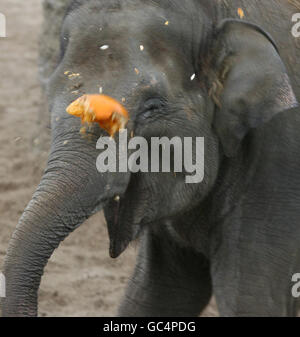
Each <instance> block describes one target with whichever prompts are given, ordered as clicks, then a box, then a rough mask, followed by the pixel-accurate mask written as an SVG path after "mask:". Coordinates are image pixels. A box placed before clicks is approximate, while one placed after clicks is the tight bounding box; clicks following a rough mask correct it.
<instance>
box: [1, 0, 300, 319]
mask: <svg viewBox="0 0 300 337" xmlns="http://www.w3.org/2000/svg"><path fill="white" fill-rule="evenodd" d="M299 9H300V5H299V3H298V2H297V1H288V0H262V1H257V0H247V1H246V0H232V1H230V2H229V1H226V0H189V1H182V0H172V1H171V0H110V1H105V0H87V1H83V0H77V1H72V2H71V4H70V6H69V7H68V9H67V11H66V13H65V15H64V18H63V23H62V27H61V33H60V55H59V58H58V62H57V64H56V66H55V69H54V70H53V71H52V72H51V75H50V76H49V78H48V79H47V81H46V83H45V86H46V90H47V97H48V102H49V111H50V116H51V129H52V131H51V134H52V141H51V149H50V154H49V159H48V163H47V167H46V169H45V172H44V175H43V177H42V179H41V182H40V184H39V186H38V187H37V190H36V192H35V193H34V195H33V197H32V200H31V201H30V202H29V204H28V206H27V208H26V209H25V211H24V213H23V215H22V216H21V218H20V220H19V223H18V225H17V227H16V230H15V232H14V233H13V236H12V238H11V240H10V243H9V248H8V250H7V254H6V258H5V263H4V269H3V273H4V275H5V277H6V284H7V289H6V295H7V296H6V298H5V299H3V301H2V313H3V315H4V316H36V315H37V314H38V304H37V303H38V289H39V285H40V282H41V277H42V275H43V270H44V267H45V266H46V264H47V261H48V260H49V258H50V256H51V255H52V253H53V251H54V250H55V249H56V248H57V247H58V246H59V244H60V243H61V242H62V241H63V240H64V239H65V238H66V237H67V236H68V235H69V234H70V233H71V232H72V231H74V230H75V229H76V228H77V227H78V226H80V225H81V224H82V223H83V222H84V221H85V220H86V219H87V218H89V217H90V216H91V215H92V214H94V213H95V212H98V211H100V210H102V209H103V210H104V213H105V217H106V221H107V227H108V234H109V238H110V250H109V253H110V256H111V257H112V258H117V257H118V256H119V255H120V254H122V252H123V251H124V250H125V249H126V248H127V247H128V245H129V244H130V243H131V242H132V241H135V240H138V242H139V251H138V256H137V262H136V267H135V270H134V272H133V275H132V277H131V279H130V281H129V284H128V286H127V289H126V291H125V294H124V298H123V300H122V303H121V304H120V307H119V310H118V315H119V316H144V317H153V316H162V317H163V316H169V317H171V316H173V317H175V316H176V317H177V316H179V317H184V316H198V315H199V314H200V313H201V312H202V311H203V310H204V308H205V307H206V305H207V304H208V302H209V301H210V299H211V297H212V295H213V294H214V296H215V298H216V301H217V305H218V309H219V312H220V315H221V316H235V317H236V316H296V315H297V309H298V307H299V301H298V300H297V298H295V297H293V296H292V292H291V289H292V286H293V283H292V277H293V275H294V274H296V273H297V272H298V273H299V272H300V245H299V242H300V207H299V202H300V170H299V168H300V146H299V145H300V132H299V130H300V116H299V107H298V100H299V98H300V75H299V74H300V61H299V60H300V49H299V47H298V46H297V39H296V38H295V37H294V36H293V35H292V34H291V28H292V21H291V18H292V15H293V14H294V13H295V12H297V10H299ZM103 46H105V48H102V47H103ZM45 69H49V68H47V66H45ZM70 72H71V74H75V75H76V76H73V77H72V76H71V77H72V78H71V79H70V76H69V75H68V74H69V73H70ZM99 88H101V90H103V93H105V94H106V95H108V96H110V97H113V98H114V99H116V100H117V101H119V102H122V104H123V105H124V106H125V107H126V109H127V110H128V112H129V115H130V118H129V122H128V124H127V126H126V129H127V131H128V134H134V136H139V137H143V138H145V139H147V140H149V139H151V138H153V137H168V138H172V137H179V138H180V139H183V138H184V137H193V138H195V137H203V138H204V139H205V146H204V154H205V156H204V178H203V181H202V182H200V183H195V184H187V183H186V182H185V175H186V174H185V172H184V171H183V172H182V173H179V174H175V172H169V173H168V172H148V173H145V172H135V173H132V172H99V171H98V170H97V169H96V160H97V156H98V155H99V150H97V149H96V143H97V140H98V139H99V138H100V137H102V136H104V135H106V133H105V131H104V130H102V129H101V128H100V127H99V126H98V125H93V126H92V127H91V128H90V129H89V130H88V131H87V134H86V135H85V136H83V135H82V134H80V132H79V130H80V127H81V126H80V120H79V119H78V118H76V117H74V116H71V115H68V114H67V113H66V108H67V106H68V105H69V104H70V103H71V102H73V101H74V100H75V99H76V98H78V97H80V96H81V95H84V94H95V93H98V92H99ZM118 137H119V135H117V136H116V138H118ZM195 156H196V153H195V149H193V153H192V157H193V158H195ZM100 286H101V285H100Z"/></svg>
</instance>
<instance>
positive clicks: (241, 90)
mask: <svg viewBox="0 0 300 337" xmlns="http://www.w3.org/2000/svg"><path fill="white" fill-rule="evenodd" d="M215 41H216V44H215V46H214V51H213V52H214V55H215V56H214V57H215V61H214V67H215V68H216V69H217V78H216V79H215V81H214V83H213V86H212V91H211V94H212V96H213V98H214V101H215V102H216V106H217V111H216V114H215V118H214V128H215V130H216V132H217V134H218V136H219V138H220V141H221V143H222V146H223V149H224V153H225V155H226V156H228V157H232V156H234V155H235V154H236V153H237V151H238V148H239V146H240V144H241V142H242V140H243V138H244V137H245V135H246V134H247V133H248V132H249V130H250V129H252V128H257V127H259V126H261V125H263V124H264V123H266V122H268V121H269V120H271V119H272V118H273V117H274V116H275V115H276V114H278V113H280V112H282V111H284V110H287V109H290V108H293V107H296V106H298V103H297V100H296V98H295V95H294V92H293V89H292V87H291V84H290V80H289V77H288V75H287V72H286V69H285V66H284V64H283V62H282V60H281V58H280V56H279V53H278V50H277V48H276V45H275V43H274V42H273V40H272V38H271V37H270V36H269V35H268V34H267V33H266V32H264V31H263V30H262V29H261V28H259V27H258V26H255V25H253V24H250V23H247V22H245V21H239V20H225V21H223V22H222V24H221V25H220V26H219V28H218V31H217V38H216V39H215Z"/></svg>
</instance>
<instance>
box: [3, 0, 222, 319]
mask: <svg viewBox="0 0 300 337" xmlns="http://www.w3.org/2000/svg"><path fill="white" fill-rule="evenodd" d="M0 12H2V13H3V14H5V15H6V18H7V38H0V214H1V216H0V269H1V266H2V264H3V259H4V255H5V251H6V248H7V246H8V241H9V238H10V236H11V234H12V232H13V230H14V227H15V226H16V224H17V222H18V218H19V217H20V215H21V214H22V212H23V210H24V208H25V206H26V204H27V203H28V202H29V200H30V198H31V195H32V193H33V192H34V190H35V188H36V186H37V184H38V183H39V180H40V178H41V176H42V173H43V169H44V167H45V163H46V159H47V148H48V146H49V133H50V131H49V129H48V128H47V125H46V124H47V123H44V122H42V121H41V120H40V119H41V116H42V114H41V112H42V109H44V104H43V99H42V95H41V89H40V83H39V80H38V67H37V65H38V42H39V32H40V30H41V24H42V9H41V1H40V0H26V1H20V0H1V2H0ZM136 250H137V248H135V247H130V248H129V249H128V250H127V251H126V252H125V253H124V254H123V255H122V256H121V257H120V258H119V259H117V260H112V259H110V258H109V256H108V236H107V232H106V227H105V221H104V218H103V215H102V214H101V213H99V214H96V215H95V216H93V217H92V218H91V219H89V220H88V221H87V222H86V223H85V224H84V225H82V226H81V227H80V228H79V229H78V230H77V231H75V232H74V233H73V234H72V235H71V236H70V237H69V238H68V239H67V240H66V241H65V242H63V244H62V245H61V246H60V248H59V249H58V250H57V251H56V252H55V254H54V255H53V256H52V258H51V260H50V261H49V264H48V266H47V268H46V270H45V274H44V277H43V280H42V284H41V289H40V293H39V314H40V315H41V316H113V315H114V314H115V313H116V309H117V306H118V303H119V302H120V299H121V297H122V294H123V292H124V289H125V285H126V283H127V280H128V278H129V277H130V274H131V272H132V269H133V266H134V261H135V255H136ZM205 315H206V316H207V315H208V316H215V315H217V312H216V309H215V305H212V306H210V307H209V308H208V310H207V311H206V313H205Z"/></svg>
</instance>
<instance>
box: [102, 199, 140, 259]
mask: <svg viewBox="0 0 300 337" xmlns="http://www.w3.org/2000/svg"><path fill="white" fill-rule="evenodd" d="M122 199H123V198H122V197H119V196H118V197H115V198H114V199H111V200H110V201H109V203H108V206H107V209H108V211H106V212H105V215H106V221H107V227H108V234H109V240H110V246H109V255H110V257H111V258H114V259H115V258H118V257H119V256H120V255H121V254H122V253H123V252H124V251H125V250H126V248H127V247H128V246H129V244H130V243H131V242H132V241H134V240H136V239H137V238H138V236H139V235H140V233H141V230H142V228H143V226H142V225H141V224H140V223H138V224H136V223H131V222H130V220H129V219H127V218H126V217H125V216H124V215H123V212H122V207H123V203H122Z"/></svg>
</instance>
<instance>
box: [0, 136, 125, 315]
mask: <svg viewBox="0 0 300 337" xmlns="http://www.w3.org/2000/svg"><path fill="white" fill-rule="evenodd" d="M60 144H61V142H60ZM80 146H81V147H79V148H80V149H81V151H80V153H79V152H78V150H77V151H75V150H74V148H73V149H70V148H69V149H68V148H66V147H64V146H60V148H58V147H57V146H56V147H55V150H53V151H52V154H51V155H50V158H49V162H48V166H47V169H46V171H45V174H44V176H43V178H42V180H41V182H40V184H39V186H38V188H37V190H36V192H35V193H34V195H33V198H32V200H31V201H30V203H29V205H28V206H27V208H26V209H25V211H24V213H23V215H22V217H21V219H20V221H19V223H18V225H17V228H16V230H15V232H14V234H13V236H12V238H11V241H10V243H9V248H8V251H7V255H6V258H5V265H4V275H5V278H6V298H5V299H3V303H2V314H3V315H4V316H36V315H37V297H38V295H37V294H38V288H39V285H40V282H41V277H42V275H43V271H44V268H45V266H46V264H47V261H48V259H49V258H50V256H51V255H52V253H53V251H54V250H55V248H57V247H58V246H59V244H60V242H61V241H63V240H64V239H65V238H66V237H67V236H68V234H69V233H71V232H72V231H73V230H74V229H76V228H77V227H78V226H79V225H80V224H82V223H83V221H84V220H86V219H87V218H88V217H89V216H90V215H91V214H93V213H94V212H95V211H96V210H99V209H100V208H102V207H103V205H104V204H105V202H106V200H107V199H109V198H112V197H113V195H116V194H118V193H120V194H122V193H123V192H124V191H125V189H126V187H127V184H128V181H129V177H128V175H126V174H125V176H124V175H123V176H119V175H114V176H112V175H110V174H109V173H107V174H100V173H99V172H98V171H97V170H96V156H94V155H92V156H91V151H94V154H95V149H93V150H91V149H87V150H86V151H84V149H83V148H82V144H81V145H80ZM62 148H63V150H62ZM77 148H78V147H77Z"/></svg>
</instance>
